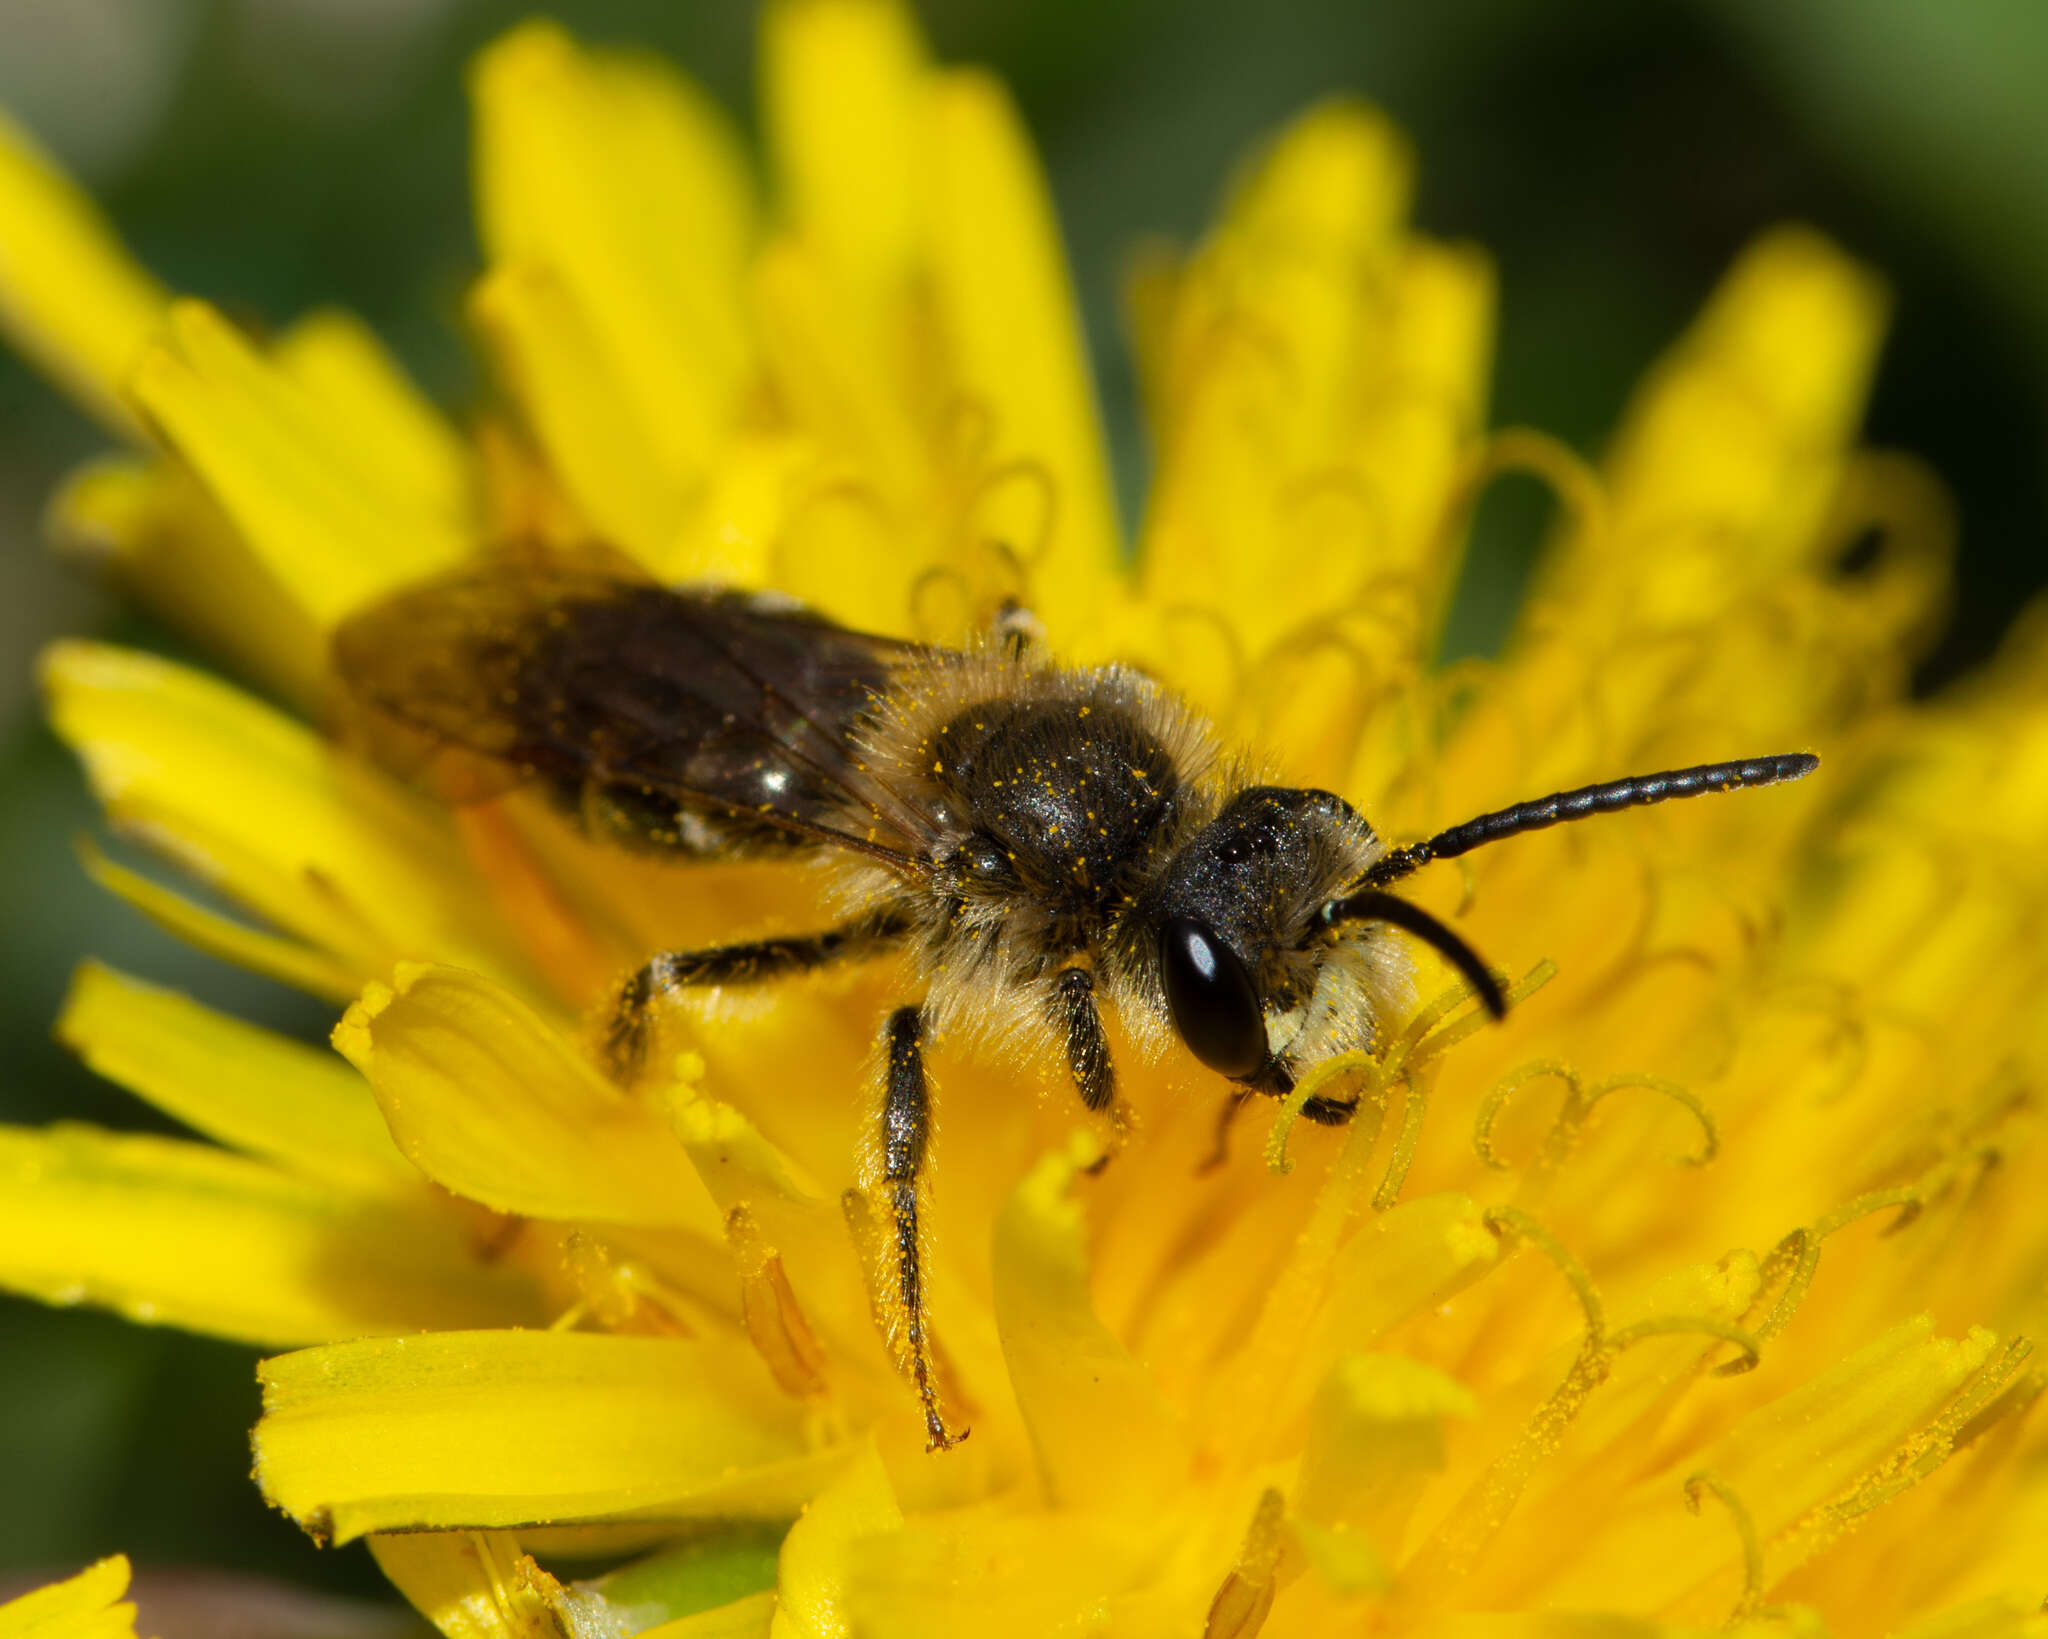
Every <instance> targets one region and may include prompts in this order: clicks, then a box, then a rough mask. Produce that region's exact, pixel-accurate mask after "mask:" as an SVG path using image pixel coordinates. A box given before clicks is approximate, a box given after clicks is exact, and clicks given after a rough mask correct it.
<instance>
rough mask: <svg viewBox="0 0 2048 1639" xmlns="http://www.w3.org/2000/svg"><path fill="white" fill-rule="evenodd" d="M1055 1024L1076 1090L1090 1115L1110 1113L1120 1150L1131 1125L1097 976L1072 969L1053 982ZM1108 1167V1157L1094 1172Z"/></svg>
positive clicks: (1111, 1128)
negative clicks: (1119, 1095) (1119, 1097)
mask: <svg viewBox="0 0 2048 1639" xmlns="http://www.w3.org/2000/svg"><path fill="white" fill-rule="evenodd" d="M1052 1022H1053V1027H1054V1028H1055V1029H1056V1030H1058V1031H1059V1033H1060V1039H1061V1040H1062V1041H1064V1042H1065V1043H1066V1048H1067V1070H1068V1073H1069V1074H1071V1075H1072V1076H1073V1078H1074V1090H1075V1091H1076V1092H1077V1093H1079V1094H1080V1095H1081V1102H1082V1104H1084V1105H1085V1106H1086V1107H1087V1108H1088V1109H1089V1110H1090V1111H1091V1112H1093V1113H1095V1114H1098V1115H1099V1114H1101V1113H1102V1112H1103V1111H1105V1110H1107V1111H1108V1112H1109V1121H1110V1132H1111V1137H1112V1139H1113V1140H1114V1141H1115V1143H1116V1144H1117V1145H1119V1146H1121V1144H1122V1142H1123V1139H1124V1134H1125V1129H1126V1127H1127V1126H1128V1122H1127V1121H1126V1119H1125V1116H1124V1111H1123V1109H1122V1107H1121V1106H1120V1105H1118V1104H1117V1102H1116V1065H1115V1064H1114V1063H1113V1062H1112V1061H1111V1059H1110V1056H1109V1042H1108V1039H1107V1038H1106V1037H1105V1036H1104V1035H1103V1033H1102V1012H1101V1010H1100V1009H1099V1008H1098V1007H1097V1006H1096V1005H1095V976H1094V975H1093V974H1092V973H1090V972H1089V971H1088V970H1087V969H1086V968H1079V967H1070V968H1068V969H1067V970H1066V971H1065V972H1063V973H1062V974H1060V976H1059V978H1058V979H1056V980H1054V981H1053V989H1052ZM1108 1164H1109V1155H1108V1154H1105V1155H1104V1156H1103V1157H1102V1159H1101V1160H1100V1161H1097V1162H1096V1163H1095V1168H1101V1167H1104V1166H1107V1165H1108ZM1090 1170H1095V1169H1090Z"/></svg>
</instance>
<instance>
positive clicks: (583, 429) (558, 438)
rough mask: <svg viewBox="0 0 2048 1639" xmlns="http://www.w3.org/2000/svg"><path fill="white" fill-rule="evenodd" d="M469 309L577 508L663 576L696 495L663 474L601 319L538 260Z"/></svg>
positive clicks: (483, 283) (492, 283) (508, 271)
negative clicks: (610, 354) (601, 335)
mask: <svg viewBox="0 0 2048 1639" xmlns="http://www.w3.org/2000/svg"><path fill="white" fill-rule="evenodd" d="M469 311H470V317H471V318H472V319H473V320H474V321H475V322H476V325H477V328H478V330H479V331H481V333H482V335H483V338H484V341H485V343H486V345H487V346H488V347H489V349H490V351H491V354H492V357H493V359H494V361H495V362H496V364H497V367H498V371H499V374H500V375H501V376H502V378H503V379H504V382H505V385H506V388H507V390H508V391H509V392H510V393H511V394H512V396H513V397H514V398H516V399H517V400H518V401H519V403H520V405H521V407H522V408H523V409H524V410H525V412H526V419H527V424H528V425H529V426H530V427H531V429H532V431H533V434H534V436H535V437H536V438H537V439H539V441H540V443H541V446H542V447H543V448H544V449H545V450H546V451H547V454H548V458H549V460H550V461H551V462H552V463H553V465H554V468H555V471H556V473H557V474H558V475H559V477H560V478H561V481H562V484H563V486H564V488H566V489H567V491H568V493H569V498H570V499H571V500H572V501H573V502H574V503H575V505H576V508H577V510H578V511H579V512H581V513H582V514H583V516H584V517H585V518H586V519H588V520H589V523H590V525H591V527H592V528H593V529H595V530H596V531H597V533H598V534H599V535H600V536H601V537H603V538H604V540H605V541H607V542H608V543H610V544H612V545H615V546H617V547H619V548H620V549H621V550H623V551H627V552H631V553H633V554H634V555H635V556H636V557H638V558H639V559H640V561H641V562H642V563H644V564H646V565H647V566H648V567H649V568H650V569H654V570H659V569H661V568H662V567H663V566H664V565H665V563H666V561H667V555H668V552H669V550H670V544H671V542H672V541H673V540H674V539H675V537H676V535H677V534H678V532H679V531H680V530H681V529H682V527H683V522H684V519H685V517H686V516H687V511H688V499H689V497H688V493H687V490H686V487H685V485H684V484H683V482H682V481H681V480H680V479H679V478H677V477H676V475H675V474H673V473H671V472H668V471H666V470H664V467H663V464H662V461H661V458H660V455H659V453H658V452H657V451H656V449H655V447H654V443H653V440H652V436H651V433H650V431H649V429H648V428H647V426H646V425H645V424H644V422H643V421H642V420H641V418H640V417H639V416H638V415H636V414H635V413H634V410H633V406H632V403H631V401H630V400H629V399H628V398H627V396H626V393H625V389H624V385H623V383H622V382H621V381H620V379H619V372H618V367H617V366H616V365H615V364H614V363H613V362H612V361H611V360H610V359H609V358H607V357H606V356H605V353H604V351H603V349H602V347H601V346H600V345H599V343H598V339H597V333H596V326H595V321H594V320H593V319H592V318H591V316H590V315H589V314H588V313H586V312H585V311H584V310H583V307H582V305H581V304H580V303H579V302H578V301H577V299H576V297H575V295H574V293H573V292H571V291H570V289H569V288H568V286H567V285H565V284H563V282H562V280H561V277H560V275H558V274H557V273H555V271H554V270H553V269H552V268H548V267H545V266H542V265H539V264H536V263H531V262H515V263H508V264H506V265H503V266H500V267H498V268H495V269H493V270H492V271H491V272H490V273H489V274H487V275H486V276H485V277H484V278H483V279H481V280H480V281H479V282H478V283H477V286H476V288H475V289H474V290H472V291H471V292H470V297H469Z"/></svg>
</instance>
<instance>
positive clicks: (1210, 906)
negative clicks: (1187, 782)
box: [1148, 786, 1381, 1083]
mask: <svg viewBox="0 0 2048 1639" xmlns="http://www.w3.org/2000/svg"><path fill="white" fill-rule="evenodd" d="M1380 851H1381V850H1380V847H1379V843H1378V841H1377V839H1376V838H1375V837H1374V835H1373V831H1372V828H1371V827H1370V826H1369V825H1367V824H1366V823H1365V821H1364V820H1363V819H1361V818H1360V817H1359V815H1358V814H1357V812H1356V811H1355V810H1354V809H1353V808H1352V807H1351V806H1350V804H1348V803H1347V802H1345V801H1344V799H1343V798H1341V797H1339V796H1337V795H1335V794H1334V793H1332V792H1329V791H1315V790H1295V789H1289V788H1285V787H1279V786H1253V787H1251V788H1249V789H1247V790H1244V791H1240V792H1238V793H1237V794H1236V795H1234V796H1233V797H1231V798H1230V800H1229V801H1228V802H1226V803H1225V804H1224V806H1223V808H1222V809H1221V811H1220V812H1218V814H1217V815H1216V817H1215V819H1213V820H1212V821H1210V822H1209V823H1208V824H1207V825H1205V826H1203V827H1202V828H1201V829H1200V830H1199V831H1197V832H1196V833H1195V834H1194V835H1193V836H1192V837H1190V838H1189V839H1188V840H1187V842H1186V843H1184V844H1183V845H1182V846H1181V847H1180V848H1179V849H1178V850H1177V851H1176V852H1175V854H1174V856H1173V858H1172V859H1171V861H1170V862H1169V863H1168V864H1167V866H1166V869H1165V870H1164V872H1163V873H1162V874H1161V878H1160V881H1159V883H1158V886H1157V889H1156V892H1155V895H1154V897H1153V900H1152V903H1151V905H1150V906H1149V907H1148V909H1149V921H1150V923H1151V925H1152V926H1153V927H1154V928H1156V930H1157V931H1156V936H1155V937H1156V948H1157V961H1158V972H1159V992H1160V995H1161V997H1162V999H1163V1001H1164V1004H1165V1008H1166V1013H1167V1017H1168V1019H1169V1021H1170V1022H1171V1024H1172V1026H1173V1030H1174V1033H1175V1034H1176V1035H1177V1036H1179V1037H1180V1039H1181V1041H1182V1042H1183V1043H1185V1044H1186V1046H1187V1047H1188V1049H1189V1051H1190V1052H1192V1053H1193V1054H1194V1055H1195V1057H1196V1058H1198V1059H1199V1060H1201V1062H1202V1063H1203V1064H1205V1065H1207V1066H1208V1067H1209V1068H1210V1069H1212V1070H1214V1071H1216V1072H1218V1073H1219V1074H1221V1075H1225V1076H1228V1077H1230V1078H1231V1079H1232V1080H1234V1081H1240V1082H1250V1083H1257V1082H1258V1081H1260V1080H1261V1079H1262V1077H1269V1076H1270V1075H1271V1073H1272V1072H1271V1070H1270V1068H1269V1067H1270V1066H1271V1065H1272V1062H1273V1059H1274V1046H1273V1040H1272V1038H1273V1036H1274V1034H1275V1031H1276V1029H1284V1028H1285V1021H1287V1020H1288V1019H1289V1018H1290V1017H1291V1016H1293V1015H1295V1014H1296V1013H1298V1011H1299V1010H1300V1009H1301V1008H1302V1007H1303V1006H1304V1005H1305V1004H1306V1003H1307V1002H1308V1001H1309V999H1310V998H1311V997H1313V996H1314V995H1315V994H1316V993H1317V991H1318V989H1319V986H1320V982H1321V980H1322V977H1323V968H1324V964H1325V961H1326V959H1327V957H1328V955H1329V953H1330V945H1329V942H1328V940H1327V938H1326V937H1325V930H1324V925H1323V923H1322V921H1321V919H1320V915H1319V913H1320V911H1321V909H1322V907H1323V906H1324V905H1325V904H1327V903H1328V902H1329V901H1330V899H1331V898H1332V897H1333V896H1334V895H1336V894H1337V893H1339V892H1341V891H1342V890H1343V889H1344V887H1345V886H1347V885H1348V884H1350V883H1353V882H1356V881H1357V880H1359V878H1360V877H1362V876H1363V875H1364V873H1365V871H1366V870H1367V869H1368V868H1369V867H1370V865H1371V863H1372V861H1373V859H1374V858H1375V857H1376V856H1377V854H1378V853H1379V852H1380Z"/></svg>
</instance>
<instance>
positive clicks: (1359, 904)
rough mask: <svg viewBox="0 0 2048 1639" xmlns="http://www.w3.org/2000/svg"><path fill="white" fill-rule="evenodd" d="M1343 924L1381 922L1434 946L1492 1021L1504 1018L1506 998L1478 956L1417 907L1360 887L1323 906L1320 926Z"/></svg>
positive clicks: (1377, 891)
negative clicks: (1469, 988) (1469, 987)
mask: <svg viewBox="0 0 2048 1639" xmlns="http://www.w3.org/2000/svg"><path fill="white" fill-rule="evenodd" d="M1345 922H1385V923H1387V924H1388V925H1389V926H1391V927H1396V928H1400V929H1403V930H1404V931H1406V932H1408V933H1412V934H1414V935H1415V937H1416V938H1418V939H1420V940H1421V941H1422V942H1423V943H1424V944H1425V945H1429V946H1432V947H1434V948H1435V950H1436V951H1437V952H1438V954H1440V955H1441V956H1442V957H1443V958H1444V960H1445V961H1447V962H1449V963H1450V964H1451V966H1452V967H1454V968H1456V969H1457V970H1458V972H1459V974H1460V976H1461V977H1463V979H1464V981H1465V982H1466V983H1467V984H1468V985H1470V986H1471V987H1472V988H1473V990H1474V991H1476V992H1477V993H1478V996H1479V1000H1480V1002H1481V1003H1482V1004H1483V1005H1484V1007H1485V1008H1486V1011H1487V1012H1489V1013H1491V1014H1492V1015H1493V1016H1494V1017H1495V1018H1496V1019H1504V1018H1506V1017H1507V1016H1508V999H1507V995H1506V993H1505V992H1504V991H1502V989H1501V988H1500V980H1498V979H1496V978H1495V977H1494V976H1493V973H1492V971H1491V970H1490V969H1489V968H1488V967H1487V965H1486V964H1485V963H1484V962H1482V961H1481V960H1480V959H1479V953H1478V952H1477V951H1476V950H1474V949H1473V948H1472V947H1471V946H1470V945H1468V944H1466V943H1465V941H1464V940H1463V939H1461V938H1459V937H1458V935H1457V934H1455V933H1453V932H1452V931H1451V930H1450V929H1449V928H1447V927H1445V926H1444V925H1443V923H1441V922H1439V921H1438V920H1437V919H1436V918H1435V917H1433V916H1431V915H1430V914H1429V912H1428V911H1426V910H1424V909H1423V908H1422V907H1421V906H1420V905H1416V904H1412V903H1411V902H1409V901H1408V900H1406V899H1397V898H1395V897H1394V895H1392V894H1390V893H1381V892H1380V891H1379V889H1377V888H1361V889H1360V890H1359V891H1358V892H1357V893H1353V894H1346V895H1345V896H1344V897H1343V898H1342V899H1333V900H1331V901H1330V902H1329V903H1328V904H1327V905H1325V906H1324V907H1323V926H1324V927H1326V928H1334V927H1337V926H1339V925H1340V924H1342V923H1345Z"/></svg>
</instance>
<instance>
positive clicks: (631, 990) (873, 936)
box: [604, 912, 904, 1081]
mask: <svg viewBox="0 0 2048 1639" xmlns="http://www.w3.org/2000/svg"><path fill="white" fill-rule="evenodd" d="M903 931H904V923H903V921H902V919H901V918H900V917H898V916H896V915H894V914H893V913H889V912H882V913H879V914H876V915H872V916H864V917H860V918H858V919H857V920H855V921H852V922H847V923H844V924H842V925H841V926H839V927H836V928H827V929H826V930H825V931H824V932H822V933H807V934H799V935H797V936H795V937H793V938H789V939H756V940H753V941H752V942H750V943H747V944H743V945H713V946H711V947H710V948H708V949H706V950H670V951H664V952H663V953H662V954H661V955H659V956H657V957H655V958H654V959H653V960H652V961H650V962H648V963H647V964H646V965H645V966H644V967H642V968H640V969H638V970H637V971H635V972H634V974H633V975H632V977H631V978H629V979H627V980H626V982H625V983H624V984H623V985H621V986H620V987H619V993H618V996H617V998H616V999H615V1000H614V1001H613V1003H612V1010H611V1016H610V1019H609V1020H608V1021H607V1023H606V1025H605V1034H604V1058H605V1064H606V1066H607V1067H608V1068H609V1069H610V1070H611V1072H612V1075H613V1076H614V1077H615V1078H616V1079H618V1080H620V1081H630V1080H631V1079H632V1077H633V1076H634V1074H635V1073H636V1072H637V1071H638V1070H639V1068H640V1066H641V1063H642V1061H643V1060H644V1059H645V1058H646V1056H647V1040H648V1037H649V1035H650V1034H652V1031H653V1024H654V1014H655V1010H656V1008H657V1007H658V1006H659V1004H660V1003H662V1002H664V1001H666V1000H667V999H668V998H669V997H671V996H673V995H674V994H675V992H677V991H679V990H692V989H699V988H702V987H703V986H706V985H752V984H762V983H765V982H766V981H768V980H771V979H780V978H785V977H787V976H788V975H790V974H793V973H809V972H812V971H814V970H815V969H817V968H821V967H829V966H830V965H831V964H832V963H834V962H844V961H851V960H855V959H858V958H862V957H868V956H874V955H877V954H879V953H880V952H881V951H882V950H885V949H886V948H888V947H889V946H890V945H892V944H894V943H895V942H896V940H897V939H898V937H900V936H901V934H902V933H903Z"/></svg>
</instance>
